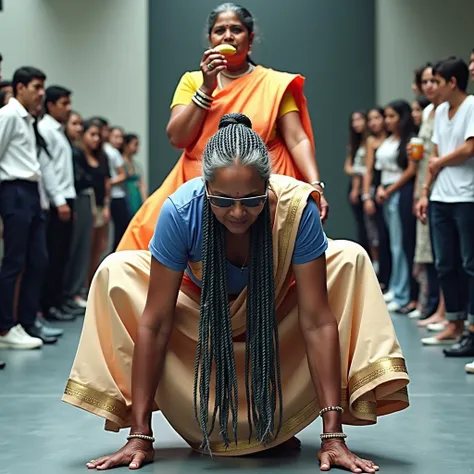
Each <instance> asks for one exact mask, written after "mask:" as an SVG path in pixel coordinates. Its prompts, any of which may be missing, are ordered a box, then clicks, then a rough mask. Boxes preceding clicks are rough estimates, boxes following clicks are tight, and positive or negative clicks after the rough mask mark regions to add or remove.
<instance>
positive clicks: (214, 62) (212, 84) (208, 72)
mask: <svg viewBox="0 0 474 474" xmlns="http://www.w3.org/2000/svg"><path fill="white" fill-rule="evenodd" d="M226 68H227V61H226V59H225V56H224V55H223V54H221V53H219V52H218V51H215V50H213V49H208V50H207V51H206V52H205V53H204V55H203V57H202V59H201V72H202V77H203V83H202V89H203V90H204V92H206V94H209V95H211V94H212V93H213V92H214V90H215V88H216V87H217V75H218V74H219V73H220V72H221V71H223V70H224V69H226Z"/></svg>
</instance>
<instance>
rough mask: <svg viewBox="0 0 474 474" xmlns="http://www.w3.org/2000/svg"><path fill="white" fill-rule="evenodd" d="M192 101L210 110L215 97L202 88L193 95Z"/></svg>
mask: <svg viewBox="0 0 474 474" xmlns="http://www.w3.org/2000/svg"><path fill="white" fill-rule="evenodd" d="M192 101H193V102H194V103H195V104H196V105H197V106H198V107H201V109H205V110H209V109H210V108H211V104H212V102H213V98H212V97H211V96H209V95H207V94H206V93H205V92H203V91H202V90H201V89H197V90H196V92H195V93H194V95H193V97H192Z"/></svg>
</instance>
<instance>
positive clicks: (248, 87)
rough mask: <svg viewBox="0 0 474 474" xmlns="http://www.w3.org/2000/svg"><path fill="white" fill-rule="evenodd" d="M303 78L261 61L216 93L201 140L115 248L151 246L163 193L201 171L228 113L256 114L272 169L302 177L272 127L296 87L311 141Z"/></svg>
mask: <svg viewBox="0 0 474 474" xmlns="http://www.w3.org/2000/svg"><path fill="white" fill-rule="evenodd" d="M303 85H304V78H303V77H302V76H300V75H296V74H289V73H285V72H279V71H274V70H273V69H267V68H264V67H262V66H257V67H256V68H255V69H254V71H253V72H252V73H251V74H247V75H246V76H242V77H240V78H238V79H236V80H235V81H233V82H232V84H229V85H228V86H227V87H225V88H224V89H222V90H220V91H218V92H217V93H216V95H215V96H214V102H213V103H212V108H211V110H210V111H209V112H208V115H207V117H206V120H205V121H204V125H203V128H202V132H201V135H200V136H199V139H198V140H197V142H196V143H195V144H194V145H193V146H192V147H190V148H187V149H186V150H184V151H183V153H182V155H181V157H180V158H179V160H178V162H177V163H176V165H175V167H174V168H173V170H172V171H171V172H170V174H169V175H168V176H167V177H166V179H165V180H164V181H163V183H162V185H161V186H160V187H159V188H158V189H157V190H156V191H155V192H154V193H153V194H152V195H151V196H150V197H149V198H148V199H147V200H146V201H145V202H144V204H143V206H142V207H141V208H140V210H139V211H138V212H137V213H136V214H135V216H134V217H133V219H132V221H131V222H130V224H129V226H128V228H127V230H126V232H125V234H124V235H123V237H122V240H121V242H120V244H119V246H118V248H117V250H139V249H142V250H143V249H147V248H148V244H149V242H150V239H151V237H152V235H153V232H154V230H155V225H156V221H157V220H158V215H159V213H160V209H161V206H162V205H163V202H164V201H165V199H166V198H167V197H168V196H170V195H171V194H173V193H174V192H175V191H176V190H177V189H178V188H179V187H180V186H181V185H182V184H183V183H185V182H186V181H189V180H190V179H192V178H196V177H197V176H200V175H201V163H200V160H201V156H202V153H203V151H204V147H205V146H206V143H207V142H208V140H209V138H210V137H211V136H212V135H214V133H216V132H217V130H218V125H219V120H220V119H221V117H222V116H223V115H225V114H228V113H232V112H240V113H243V114H245V115H247V116H248V117H249V118H250V119H251V120H252V125H253V129H254V130H255V131H256V132H257V133H258V134H259V135H260V136H261V137H262V138H263V140H264V141H265V143H266V145H267V147H268V148H269V150H270V153H271V155H272V164H273V172H274V173H275V174H279V175H285V176H291V177H294V178H297V179H301V178H302V176H301V175H300V173H299V172H298V170H297V168H296V165H295V163H294V162H293V159H292V157H291V155H290V153H289V151H288V149H287V148H286V146H285V144H284V143H283V142H282V140H281V138H280V137H279V136H278V134H277V135H276V136H274V137H272V135H274V134H272V132H273V130H274V128H275V124H276V121H277V118H278V111H279V108H280V103H281V101H282V98H283V95H284V93H285V92H286V91H287V90H288V91H290V92H291V93H292V95H293V97H294V99H295V102H296V104H297V106H298V109H299V111H300V119H301V122H302V124H303V128H304V130H305V132H306V134H307V136H308V138H309V140H310V141H311V143H312V144H313V147H314V137H313V131H312V128H311V121H310V117H309V113H308V108H307V104H306V98H305V96H304V94H303Z"/></svg>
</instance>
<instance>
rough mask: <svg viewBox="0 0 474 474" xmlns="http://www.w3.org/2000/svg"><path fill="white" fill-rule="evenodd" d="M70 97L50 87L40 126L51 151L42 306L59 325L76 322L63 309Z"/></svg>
mask: <svg viewBox="0 0 474 474" xmlns="http://www.w3.org/2000/svg"><path fill="white" fill-rule="evenodd" d="M70 97H71V91H70V90H68V89H66V88H64V87H62V86H50V87H48V88H47V89H46V95H45V100H44V107H45V111H46V114H45V115H44V117H43V118H42V119H41V121H40V122H39V124H38V131H39V133H40V135H41V136H42V138H43V139H44V141H45V144H46V147H47V151H48V152H47V153H46V151H45V150H42V151H41V152H40V155H39V159H40V165H41V172H42V175H43V184H44V189H45V191H46V196H47V198H48V200H49V204H50V208H49V219H48V225H47V231H46V241H47V248H48V256H49V265H48V271H47V275H48V278H46V279H45V281H44V286H43V293H42V298H41V306H42V310H43V315H44V317H45V318H46V319H49V320H59V321H65V320H67V321H70V320H72V319H74V318H75V316H74V313H73V312H72V311H71V310H70V309H68V308H64V307H63V305H64V292H63V286H64V273H65V269H66V265H67V261H68V259H69V253H70V249H71V241H72V232H73V223H74V219H73V213H74V202H75V199H76V189H75V186H74V166H73V158H72V147H71V144H70V143H69V140H68V138H67V137H66V133H65V125H66V123H67V120H68V118H69V114H70V113H71V98H70Z"/></svg>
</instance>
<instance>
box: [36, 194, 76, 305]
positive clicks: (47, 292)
mask: <svg viewBox="0 0 474 474" xmlns="http://www.w3.org/2000/svg"><path fill="white" fill-rule="evenodd" d="M67 203H68V205H69V207H70V208H71V219H69V220H68V221H62V220H61V219H59V215H58V209H57V208H56V207H51V209H50V211H49V218H48V227H47V232H46V241H47V247H48V256H49V265H48V271H47V275H46V278H45V280H44V284H43V292H42V297H41V306H42V309H43V312H44V313H47V312H48V311H49V309H50V308H53V307H54V308H59V307H61V305H62V304H63V302H64V297H65V295H64V281H65V273H66V266H67V262H68V260H69V255H70V252H71V243H72V231H73V227H74V218H73V214H74V200H73V199H68V200H67Z"/></svg>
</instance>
